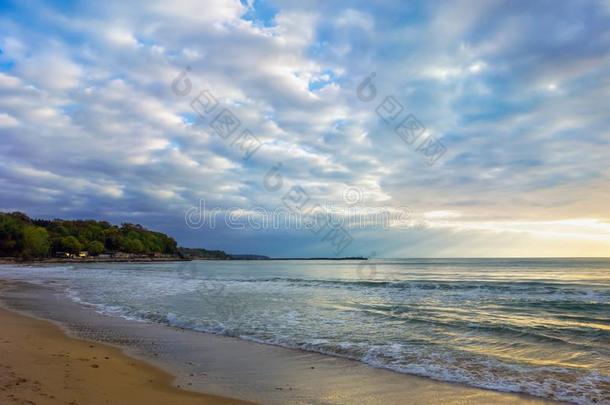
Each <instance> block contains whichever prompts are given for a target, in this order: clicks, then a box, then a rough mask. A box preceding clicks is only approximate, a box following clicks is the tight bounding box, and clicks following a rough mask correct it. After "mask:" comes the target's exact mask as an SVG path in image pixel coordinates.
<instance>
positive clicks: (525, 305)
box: [0, 259, 610, 404]
mask: <svg viewBox="0 0 610 405" xmlns="http://www.w3.org/2000/svg"><path fill="white" fill-rule="evenodd" d="M0 276H2V277H4V278H13V279H19V280H24V281H29V282H35V283H48V282H53V283H55V284H56V285H59V286H60V287H61V288H62V289H63V291H64V292H65V294H66V296H67V297H69V299H71V300H73V301H75V302H78V303H81V304H83V305H88V306H94V307H95V308H96V310H97V311H99V312H101V313H104V314H107V315H112V316H118V317H123V318H126V319H130V320H134V321H139V322H154V323H161V324H166V325H171V326H177V327H180V328H184V329H191V330H193V331H198V332H201V333H211V334H216V335H226V336H232V337H237V338H240V339H244V340H249V341H254V342H258V343H261V344H266V345H276V346H283V347H288V348H292V349H299V350H303V351H311V352H317V353H322V354H325V355H330V356H337V357H344V358H348V359H352V360H355V361H359V362H362V363H366V364H368V365H370V366H372V367H378V368H384V369H389V370H393V371H395V372H397V373H405V374H413V375H418V376H424V377H428V378H432V379H435V380H440V381H447V382H454V383H460V384H465V385H469V386H473V387H480V388H485V389H491V390H497V391H505V392H518V393H526V394H531V395H535V396H539V397H543V398H547V399H554V400H560V401H567V402H572V403H577V404H602V403H605V404H610V259H375V260H363V261H358V260H255V261H192V262H152V263H91V264H78V265H67V264H61V265H46V266H2V267H1V268H0Z"/></svg>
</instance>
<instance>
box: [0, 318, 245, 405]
mask: <svg viewBox="0 0 610 405" xmlns="http://www.w3.org/2000/svg"><path fill="white" fill-rule="evenodd" d="M0 323H1V324H2V333H1V335H0V370H1V372H0V402H2V403H10V402H16V403H31V404H34V403H36V404H65V403H70V404H83V403H86V404H91V405H98V404H100V405H101V404H107V403H147V404H185V405H186V404H222V405H229V404H233V405H242V404H244V405H245V404H247V402H244V401H239V400H234V399H229V398H223V397H219V396H214V395H208V394H201V393H196V392H192V391H186V390H183V389H180V388H178V387H175V386H173V384H172V381H173V379H174V377H173V376H172V375H170V374H168V373H167V372H165V371H162V370H160V369H158V368H156V367H154V366H152V365H150V364H148V363H146V362H143V361H141V360H137V359H132V358H130V357H128V356H127V355H125V354H124V353H122V352H121V350H120V349H118V348H116V347H111V346H108V345H104V344H101V343H95V344H91V343H89V342H86V341H84V340H81V339H75V338H72V337H69V336H66V334H65V333H64V332H63V331H62V330H61V329H60V328H59V327H58V326H56V325H53V324H52V323H50V322H46V321H42V320H38V319H35V318H31V317H28V316H25V315H23V314H19V313H17V312H13V311H10V310H7V309H5V308H0Z"/></svg>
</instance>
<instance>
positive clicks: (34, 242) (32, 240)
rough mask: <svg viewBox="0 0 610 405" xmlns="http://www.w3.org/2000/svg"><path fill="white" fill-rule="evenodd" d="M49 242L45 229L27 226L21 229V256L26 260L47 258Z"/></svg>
mask: <svg viewBox="0 0 610 405" xmlns="http://www.w3.org/2000/svg"><path fill="white" fill-rule="evenodd" d="M50 248H51V241H50V239H49V233H48V232H47V230H46V229H44V228H41V227H39V226H31V225H28V226H26V227H25V228H23V256H24V257H27V258H34V257H35V258H40V257H47V255H48V254H49V249H50Z"/></svg>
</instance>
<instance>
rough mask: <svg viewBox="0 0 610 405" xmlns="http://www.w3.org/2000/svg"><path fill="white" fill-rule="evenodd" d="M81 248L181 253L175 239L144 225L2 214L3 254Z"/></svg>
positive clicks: (21, 255)
mask: <svg viewBox="0 0 610 405" xmlns="http://www.w3.org/2000/svg"><path fill="white" fill-rule="evenodd" d="M82 250H87V251H88V252H89V253H90V254H92V255H98V254H100V253H102V252H104V251H108V252H125V253H134V254H142V255H152V254H166V255H176V254H178V248H177V244H176V241H175V240H174V239H173V238H171V237H169V236H167V235H165V234H163V233H160V232H153V231H150V230H148V229H146V228H144V227H142V226H141V225H136V224H122V225H121V226H120V227H118V226H116V225H112V224H110V223H108V222H105V221H93V220H86V221H80V220H77V221H66V220H62V219H54V220H52V221H49V220H35V219H30V218H29V217H28V216H27V215H25V214H22V213H19V212H13V213H0V257H7V256H8V257H19V258H34V257H36V258H38V257H47V256H49V255H51V256H55V255H56V254H57V252H69V253H79V252H80V251H82Z"/></svg>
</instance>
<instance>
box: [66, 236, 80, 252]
mask: <svg viewBox="0 0 610 405" xmlns="http://www.w3.org/2000/svg"><path fill="white" fill-rule="evenodd" d="M61 246H62V248H63V249H64V250H65V251H66V252H68V253H79V252H80V251H81V250H83V245H82V244H81V243H80V242H79V241H78V239H76V238H75V237H74V236H66V237H65V238H63V239H62V240H61Z"/></svg>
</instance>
